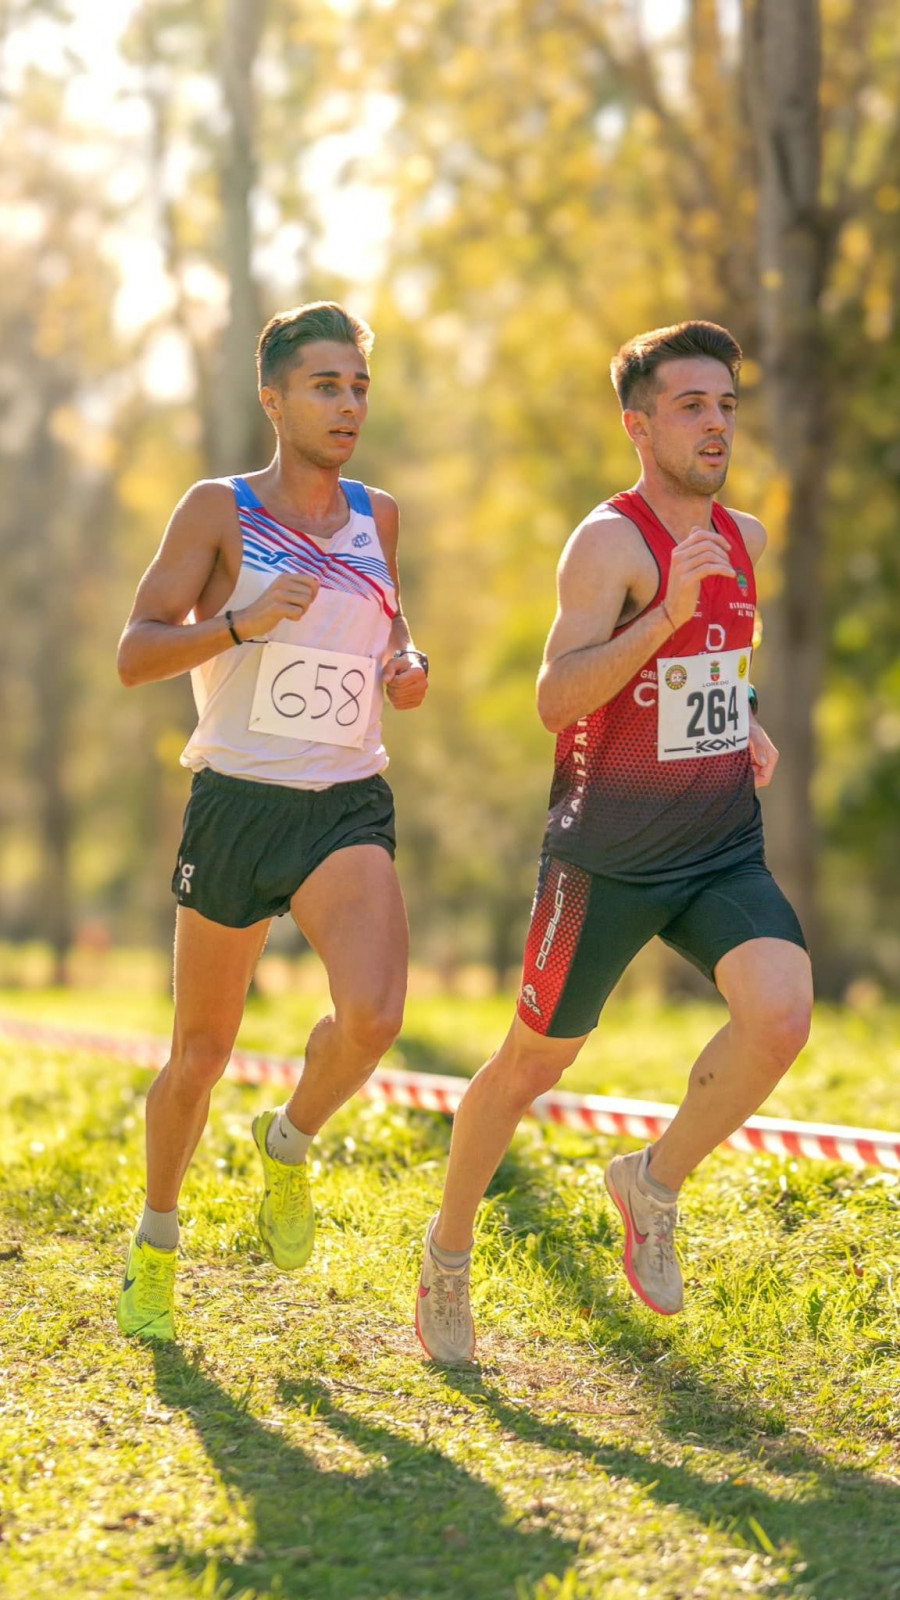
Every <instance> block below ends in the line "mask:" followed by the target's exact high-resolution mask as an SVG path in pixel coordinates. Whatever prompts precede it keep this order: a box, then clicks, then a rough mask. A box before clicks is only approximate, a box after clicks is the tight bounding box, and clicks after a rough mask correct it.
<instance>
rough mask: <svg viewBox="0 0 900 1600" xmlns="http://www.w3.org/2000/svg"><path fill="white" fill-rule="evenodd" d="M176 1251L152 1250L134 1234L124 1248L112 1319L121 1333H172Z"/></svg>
mask: <svg viewBox="0 0 900 1600" xmlns="http://www.w3.org/2000/svg"><path fill="white" fill-rule="evenodd" d="M176 1256H177V1251H175V1250H156V1249H154V1247H153V1245H152V1244H147V1242H146V1241H144V1243H143V1244H138V1240H137V1234H135V1235H134V1237H133V1238H132V1241H131V1245H130V1247H129V1250H128V1262H127V1264H126V1267H125V1277H124V1278H123V1280H122V1293H121V1294H120V1296H119V1304H118V1306H117V1307H116V1321H117V1323H118V1324H119V1327H120V1328H121V1330H122V1332H123V1333H127V1334H139V1335H140V1336H141V1338H142V1339H174V1337H175V1265H176Z"/></svg>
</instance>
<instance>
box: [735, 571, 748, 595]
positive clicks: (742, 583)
mask: <svg viewBox="0 0 900 1600" xmlns="http://www.w3.org/2000/svg"><path fill="white" fill-rule="evenodd" d="M735 578H736V580H737V586H738V588H739V589H740V590H741V592H742V593H743V591H744V590H745V589H746V588H748V584H747V574H746V572H743V571H742V570H741V568H740V567H738V569H737V572H736V573H735Z"/></svg>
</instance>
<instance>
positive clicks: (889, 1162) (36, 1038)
mask: <svg viewBox="0 0 900 1600" xmlns="http://www.w3.org/2000/svg"><path fill="white" fill-rule="evenodd" d="M0 1034H2V1035H5V1037H6V1038H8V1039H21V1040H22V1041H23V1042H25V1043H28V1044H39V1045H48V1046H51V1047H53V1048H55V1049H69V1050H89V1051H91V1052H92V1053H94V1054H95V1055H106V1056H115V1057H116V1059H117V1060H119V1061H129V1062H132V1063H133V1064H134V1065H135V1066H140V1067H150V1068H153V1069H158V1068H159V1067H161V1066H163V1064H164V1063H165V1061H166V1060H167V1058H168V1054H169V1047H168V1044H167V1043H166V1041H165V1040H163V1039H154V1038H147V1037H143V1038H133V1037H132V1038H128V1037H125V1036H123V1037H121V1038H119V1037H116V1036H115V1035H113V1034H93V1033H82V1032H80V1031H79V1030H77V1029H70V1028H54V1027H45V1026H43V1025H42V1024H41V1023H31V1022H21V1021H19V1020H18V1019H15V1018H11V1017H10V1018H0ZM301 1066H302V1060H301V1058H300V1057H298V1056H294V1057H290V1056H269V1055H261V1054H258V1053H257V1052H256V1051H251V1050H235V1051H234V1052H233V1053H232V1057H231V1060H230V1062H229V1063H228V1068H227V1076H228V1077H229V1078H233V1079H235V1080H236V1082H238V1083H249V1084H264V1083H267V1084H273V1085H274V1086H275V1087H276V1088H282V1089H288V1088H293V1086H294V1084H295V1083H296V1081H297V1077H298V1075H299V1072H300V1068H301ZM468 1081H469V1080H468V1079H467V1078H446V1077H439V1076H438V1075H437V1074H432V1073H430V1072H401V1071H399V1070H398V1069H396V1068H394V1067H378V1068H376V1070H375V1072H374V1073H373V1074H372V1076H371V1078H370V1079H369V1081H368V1083H366V1084H364V1086H363V1088H362V1089H360V1091H359V1093H360V1095H361V1096H362V1097H363V1098H364V1099H366V1100H374V1101H376V1102H378V1103H380V1104H385V1105H395V1106H411V1107H413V1108H414V1109H415V1110H418V1111H442V1112H453V1111H455V1110H456V1108H457V1106H458V1105H459V1102H460V1100H461V1099H462V1097H463V1094H464V1092H465V1090H466V1087H467V1085H468ZM676 1110H677V1107H676V1106H670V1105H661V1104H659V1103H657V1102H655V1101H652V1100H624V1099H620V1098H618V1097H613V1096H607V1095H596V1094H565V1093H563V1092H562V1091H561V1090H557V1091H556V1092H554V1093H551V1094H544V1095H541V1097H540V1099H538V1100H535V1102H534V1105H533V1106H532V1107H531V1111H530V1115H531V1116H533V1117H537V1118H538V1119H539V1120H540V1121H542V1122H556V1123H558V1124H559V1125H560V1126H562V1127H565V1128H576V1129H578V1130H579V1132H581V1133H607V1134H627V1135H628V1136H629V1137H631V1138H634V1139H656V1138H658V1137H659V1135H660V1134H661V1133H662V1132H663V1129H664V1128H667V1127H668V1125H669V1123H670V1122H671V1121H672V1118H673V1117H674V1115H675V1112H676ZM725 1143H726V1144H727V1145H730V1147H731V1149H732V1150H742V1151H745V1152H746V1151H753V1150H763V1151H765V1152H766V1153H767V1154H769V1155H775V1156H805V1157H807V1158H808V1159H811V1160H814V1161H843V1162H845V1163H846V1164H847V1165H848V1166H853V1167H888V1168H890V1169H891V1170H893V1171H895V1172H900V1133H884V1132H882V1131H880V1130H879V1129H877V1128H843V1127H837V1126H835V1125H834V1124H832V1123H827V1122H786V1121H784V1120H783V1119H782V1118H780V1117H750V1118H748V1120H747V1121H746V1122H745V1123H744V1126H743V1127H742V1128H738V1130H737V1132H736V1133H733V1134H732V1135H731V1138H730V1139H726V1140H725Z"/></svg>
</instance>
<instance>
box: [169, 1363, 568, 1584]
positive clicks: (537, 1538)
mask: <svg viewBox="0 0 900 1600" xmlns="http://www.w3.org/2000/svg"><path fill="white" fill-rule="evenodd" d="M153 1356H154V1361H155V1365H156V1388H157V1392H158V1394H159V1397H160V1399H161V1401H162V1402H163V1403H164V1404H165V1405H166V1407H167V1408H169V1409H170V1410H180V1411H183V1412H185V1413H186V1415H187V1416H188V1418H189V1420H190V1423H191V1425H192V1426H193V1428H194V1429H195V1430H196V1431H197V1433H198V1435H199V1437H200V1439H201V1441H202V1443H203V1446H204V1448H205V1450H206V1452H207V1455H208V1456H209V1459H210V1462H211V1463H212V1465H213V1466H214V1467H215V1469H216V1470H217V1472H218V1473H219V1474H220V1475H221V1477H222V1479H223V1481H224V1482H225V1484H226V1485H227V1487H228V1490H229V1492H231V1493H236V1494H238V1495H239V1496H240V1497H241V1499H242V1501H243V1502H244V1503H245V1504H246V1506H247V1509H248V1512H249V1515H250V1516H251V1517H252V1519H253V1521H254V1523H255V1541H256V1543H255V1548H254V1549H253V1550H252V1551H250V1552H249V1553H248V1554H247V1555H246V1556H245V1557H244V1558H243V1559H241V1560H237V1561H229V1560H227V1559H220V1560H219V1562H218V1574H217V1581H218V1582H219V1583H221V1582H222V1581H223V1580H225V1581H227V1582H228V1583H229V1584H230V1585H231V1588H230V1589H229V1590H228V1591H226V1592H241V1591H242V1590H243V1589H245V1588H246V1587H248V1586H249V1587H250V1588H252V1590H253V1591H254V1592H255V1593H256V1594H258V1595H259V1596H260V1597H261V1600H262V1597H263V1596H268V1595H269V1594H271V1595H273V1596H274V1595H278V1596H284V1597H289V1600H301V1597H302V1600H307V1597H309V1600H312V1597H315V1600H351V1597H352V1600H432V1597H433V1600H462V1597H465V1600H505V1597H509V1600H512V1597H513V1596H514V1595H515V1592H516V1582H517V1580H524V1581H525V1582H530V1583H532V1584H533V1583H536V1582H537V1581H538V1580H539V1579H540V1578H542V1577H543V1576H544V1575H545V1574H548V1573H555V1574H557V1575H558V1574H561V1573H562V1572H564V1571H565V1569H566V1567H567V1566H569V1565H571V1563H572V1561H573V1560H574V1559H575V1555H576V1550H575V1548H574V1547H573V1546H572V1545H571V1544H569V1543H567V1542H566V1541H565V1540H562V1539H560V1538H558V1537H555V1536H554V1535H553V1534H551V1533H549V1532H546V1531H544V1530H540V1531H537V1532H534V1531H526V1530H523V1529H518V1528H517V1527H515V1526H513V1525H511V1524H510V1521H509V1515H508V1512H507V1510H506V1508H505V1506H504V1504H503V1502H502V1500H501V1499H500V1497H499V1496H498V1495H497V1494H496V1493H495V1491H494V1490H493V1489H491V1488H490V1487H489V1486H488V1485H486V1484H484V1483H482V1482H481V1481H480V1480H479V1479H478V1478H476V1477H474V1476H473V1475H472V1474H471V1473H469V1472H467V1471H466V1470H465V1468H463V1467H461V1466H458V1465H457V1464H456V1463H455V1462H454V1461H452V1460H450V1459H449V1458H448V1457H447V1456H446V1455H444V1454H442V1452H441V1451H440V1450H438V1449H437V1448H435V1447H434V1446H431V1445H429V1444H428V1443H427V1442H420V1441H417V1440H414V1439H410V1438H408V1437H406V1436H405V1435H404V1434H402V1433H401V1432H395V1431H394V1430H393V1429H391V1428H390V1427H386V1426H382V1425H378V1424H373V1423H371V1422H367V1421H362V1420H360V1419H359V1418H358V1417H355V1416H352V1415H350V1414H349V1413H348V1412H345V1411H342V1410H341V1409H340V1408H339V1407H338V1406H336V1405H335V1403H334V1400H333V1397H332V1396H331V1394H330V1392H329V1391H328V1390H327V1389H326V1388H325V1387H323V1386H322V1385H320V1384H316V1383H314V1382H304V1383H290V1384H288V1383H285V1384H283V1385H282V1391H281V1393H282V1396H283V1398H284V1401H285V1403H286V1404H291V1405H293V1406H299V1407H301V1408H302V1409H303V1410H304V1411H305V1412H306V1415H307V1416H309V1417H314V1418H315V1419H316V1426H317V1447H318V1451H319V1459H318V1460H317V1459H316V1457H315V1456H314V1454H313V1453H312V1452H311V1451H310V1452H307V1451H306V1450H305V1449H304V1448H303V1447H302V1446H300V1445H298V1444H296V1443H293V1442H291V1441H290V1440H288V1439H286V1438H285V1437H283V1435H282V1434H281V1433H280V1432H279V1431H277V1429H276V1428H275V1427H273V1426H271V1425H266V1423H265V1422H263V1421H261V1420H260V1419H259V1418H257V1417H255V1416H254V1415H253V1414H252V1413H251V1411H250V1410H249V1409H248V1406H247V1404H246V1403H245V1402H243V1401H241V1400H240V1399H235V1398H234V1397H233V1396H232V1395H231V1394H229V1393H228V1392H227V1390H225V1389H224V1388H223V1387H222V1386H221V1384H219V1383H217V1382H216V1381H215V1380H214V1379H213V1378H212V1377H210V1376H209V1375H208V1374H207V1373H206V1372H204V1371H203V1370H202V1369H201V1368H200V1367H198V1366H196V1365H194V1364H192V1363H191V1362H190V1361H189V1360H187V1359H186V1357H185V1356H184V1355H183V1353H182V1352H181V1351H180V1350H179V1349H177V1347H174V1346H168V1347H155V1348H154V1351H153ZM386 1399H387V1397H386ZM388 1403H389V1400H388ZM329 1435H330V1437H329ZM348 1445H349V1446H350V1447H352V1448H351V1449H350V1450H348V1449H347V1446H348ZM329 1456H330V1457H331V1459H332V1460H334V1462H335V1465H334V1466H326V1465H323V1460H326V1459H328V1457H329ZM354 1456H355V1457H356V1459H355V1460H354ZM360 1456H362V1457H363V1458H364V1459H363V1460H362V1461H360V1460H359V1457H360ZM348 1463H349V1464H348ZM164 1559H166V1560H168V1561H170V1562H171V1563H172V1564H175V1563H179V1564H180V1565H181V1566H182V1567H183V1568H185V1569H186V1570H187V1571H190V1572H195V1573H196V1572H199V1571H202V1570H204V1569H205V1568H207V1567H208V1565H209V1559H210V1552H209V1551H202V1550H201V1551H198V1550H197V1549H196V1548H190V1547H188V1546H187V1545H185V1546H174V1547H170V1548H169V1549H168V1550H167V1551H166V1552H165V1555H164ZM215 1592H216V1593H217V1594H219V1593H220V1590H219V1588H216V1590H215Z"/></svg>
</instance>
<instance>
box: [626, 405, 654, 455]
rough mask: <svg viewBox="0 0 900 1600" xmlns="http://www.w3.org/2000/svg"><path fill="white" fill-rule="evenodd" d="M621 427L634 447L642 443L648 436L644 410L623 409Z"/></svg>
mask: <svg viewBox="0 0 900 1600" xmlns="http://www.w3.org/2000/svg"><path fill="white" fill-rule="evenodd" d="M622 427H623V428H624V429H625V432H626V433H627V435H628V437H629V439H630V440H631V442H632V444H633V445H634V446H635V447H637V446H638V445H640V444H644V443H645V442H646V440H647V438H648V437H649V431H648V428H647V413H646V411H623V412H622Z"/></svg>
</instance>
